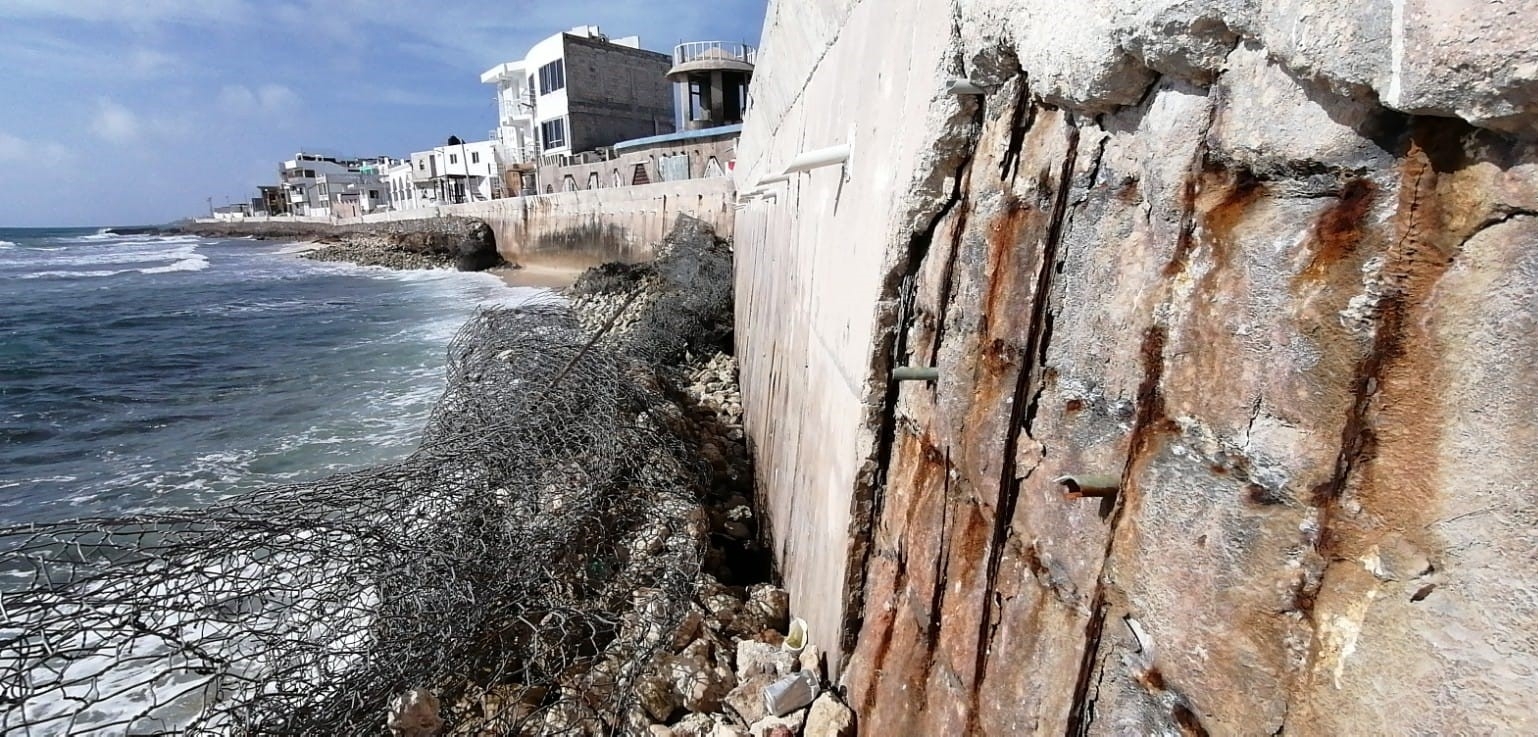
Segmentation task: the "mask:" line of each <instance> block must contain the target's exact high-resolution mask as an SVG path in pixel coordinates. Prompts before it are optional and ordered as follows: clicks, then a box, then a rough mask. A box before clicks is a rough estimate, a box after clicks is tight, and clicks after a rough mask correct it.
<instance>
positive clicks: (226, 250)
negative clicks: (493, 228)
mask: <svg viewBox="0 0 1538 737" xmlns="http://www.w3.org/2000/svg"><path fill="white" fill-rule="evenodd" d="M292 250H293V248H292V246H290V245H287V244H281V243H271V242H261V241H253V240H211V239H204V238H197V237H192V236H147V235H119V234H116V233H114V232H112V231H111V230H110V229H96V228H87V229H46V230H45V229H0V527H12V528H14V527H16V526H19V525H27V524H30V523H38V522H49V521H57V520H62V519H67V518H78V517H112V516H117V515H123V514H132V513H136V512H164V511H172V510H181V509H197V508H198V507H200V506H203V505H207V504H210V503H213V502H217V501H219V500H220V499H224V498H227V497H229V496H231V495H234V494H237V493H239V492H241V491H244V490H250V489H254V488H258V487H261V486H263V485H267V484H274V483H285V482H295V481H308V480H313V479H318V478H321V477H324V476H326V475H329V474H333V473H336V472H340V471H346V470H351V469H357V468H361V467H365V466H369V465H373V464H378V463H382V462H387V461H390V460H393V459H397V458H400V457H403V456H405V455H406V454H408V453H410V451H411V450H412V449H413V448H414V447H415V446H416V444H417V442H418V436H419V433H420V432H421V430H422V427H423V425H424V424H425V422H426V419H427V417H428V414H429V412H430V410H431V408H432V404H433V402H434V400H435V399H436V398H437V397H438V396H439V395H440V394H441V393H442V391H443V388H444V385H445V375H444V369H445V363H446V350H445V349H446V347H447V345H448V341H449V340H450V338H452V336H453V335H454V333H455V331H456V330H457V329H458V327H459V326H460V325H461V323H463V322H464V321H465V320H466V319H467V318H468V317H469V316H470V314H471V313H472V312H473V311H474V310H475V309H476V308H477V306H480V305H488V304H498V303H517V302H521V301H525V300H528V299H530V298H534V297H536V296H538V292H537V290H528V289H513V288H509V287H506V286H504V285H503V284H502V282H501V281H500V280H499V279H497V278H496V277H493V276H489V275H484V274H463V273H455V272H448V271H415V272H398V271H387V270H384V269H379V268H362V267H356V266H352V265H347V264H337V263H324V262H313V261H307V260H304V259H301V258H299V257H297V256H296V255H293V254H292V253H291V251H292ZM294 564H296V565H308V564H311V563H305V562H302V561H301V562H297V563H294ZM269 565H270V562H269ZM280 568H281V567H280ZM273 575H283V574H282V571H281V570H276V571H274V574H273ZM12 583H14V582H12ZM4 588H5V582H0V599H3V596H4ZM129 606H131V604H130V605H129ZM22 624H24V623H20V622H0V631H5V630H7V629H9V628H11V627H15V626H17V625H22ZM186 626H187V627H190V628H193V629H197V628H199V627H202V626H203V625H201V624H199V623H198V622H197V621H195V620H189V621H188V622H187V623H186ZM326 626H328V627H332V628H337V627H344V628H345V627H348V626H352V627H356V628H357V629H359V631H360V636H361V632H362V630H363V628H365V627H366V621H359V622H328V623H326ZM170 634H177V633H170ZM95 637H96V638H98V639H97V640H95V641H80V642H76V643H75V647H77V648H79V650H78V652H77V657H76V658H75V659H74V660H73V661H71V662H72V664H71V665H70V666H69V668H70V670H69V672H70V673H71V674H74V675H78V674H79V673H81V672H86V671H90V672H92V673H94V672H95V671H93V670H92V669H96V670H99V671H101V674H102V675H101V676H100V677H99V679H87V680H86V681H84V682H83V683H84V685H80V686H75V687H74V688H73V690H71V691H69V692H68V693H64V692H52V691H50V692H48V693H46V694H41V695H39V696H38V697H37V698H33V699H29V700H27V702H26V703H25V705H24V706H23V707H20V708H21V709H22V711H21V712H16V713H12V714H10V715H8V716H6V715H0V732H4V731H6V730H7V729H8V728H10V727H16V726H17V725H20V724H23V723H36V722H38V721H43V724H42V725H41V726H37V727H34V728H32V729H30V730H29V729H27V728H25V727H19V728H20V729H22V730H24V731H26V733H29V734H45V735H51V734H65V733H71V734H92V735H98V734H99V735H107V734H122V733H123V732H124V729H125V725H124V722H123V720H124V719H125V718H129V715H133V714H142V713H146V712H145V711H144V710H145V708H146V705H147V704H150V703H164V702H163V701H162V699H164V698H165V697H166V693H173V692H176V691H177V690H178V689H185V687H186V685H187V683H192V684H193V685H197V684H198V683H200V681H199V680H198V679H197V678H192V677H191V676H189V675H186V674H183V675H182V676H179V677H178V678H174V679H172V680H171V681H166V682H161V681H158V680H157V681H156V682H155V686H153V687H150V686H148V685H147V684H148V679H147V678H146V677H145V676H144V675H143V673H150V672H155V671H154V669H155V668H159V667H162V666H164V665H167V664H171V663H173V661H174V658H173V657H172V656H171V655H170V651H169V650H166V648H165V647H164V645H162V644H157V643H159V641H158V640H157V639H155V638H152V637H151V638H139V637H134V636H131V635H130V636H127V639H125V637H124V636H123V635H122V633H111V632H105V631H103V632H96V633H95ZM87 639H88V640H89V638H87ZM93 642H94V643H95V644H93ZM109 642H111V643H118V644H121V643H123V642H128V643H130V644H131V646H132V648H131V650H132V652H131V655H133V656H134V657H135V658H138V659H139V660H140V661H141V662H140V663H139V665H137V666H133V667H129V666H126V665H125V664H124V661H123V657H124V654H123V652H122V651H120V650H117V649H114V648H113V647H111V646H108V645H107V644H106V643H109ZM92 647H100V648H101V650H100V652H96V653H91V652H90V649H91V648H92ZM162 651H165V652H166V657H167V658H168V659H167V660H165V661H158V660H157V658H159V657H160V655H159V654H160V653H161V652H162ZM15 665H16V664H15V663H6V662H4V654H0V667H3V668H11V667H15ZM39 667H40V668H42V669H43V671H42V673H41V675H40V676H39V677H41V678H43V679H44V680H45V682H53V681H51V680H48V679H53V678H56V676H55V675H50V674H51V673H52V671H50V670H49V668H50V667H52V666H42V665H40V666H39ZM141 671H142V672H141ZM188 678H192V680H191V681H188ZM178 679H179V680H178ZM91 680H96V681H97V682H96V683H95V684H94V685H92V684H91ZM202 680H208V679H207V678H206V677H205V678H203V679H202ZM75 699H81V700H84V703H88V704H89V705H90V708H89V709H87V710H86V711H85V712H83V713H81V714H80V715H79V716H78V717H77V718H75V719H73V720H71V719H68V718H66V719H64V720H61V721H48V719H49V718H50V716H65V717H67V716H68V715H69V714H71V713H74V712H76V711H77V710H78V709H79V706H80V704H81V703H82V702H81V701H76V700H75ZM199 709H200V707H199V702H198V701H197V700H196V698H194V699H193V700H192V701H191V702H188V701H187V699H186V697H182V698H180V699H178V700H177V701H175V702H174V703H172V704H170V705H169V706H168V707H167V708H165V709H161V710H159V711H157V712H156V713H155V716H154V718H145V719H138V718H135V719H134V725H133V726H132V727H129V728H128V732H129V733H132V734H149V733H158V732H161V731H174V730H175V729H176V725H177V724H178V723H180V722H182V721H184V720H185V719H187V718H190V717H192V716H193V715H195V714H196V713H197V712H198V711H199ZM23 712H24V713H23Z"/></svg>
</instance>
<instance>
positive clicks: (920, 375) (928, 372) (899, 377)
mask: <svg viewBox="0 0 1538 737" xmlns="http://www.w3.org/2000/svg"><path fill="white" fill-rule="evenodd" d="M939 380H940V369H938V368H936V367H934V366H898V367H897V368H894V369H892V381H939Z"/></svg>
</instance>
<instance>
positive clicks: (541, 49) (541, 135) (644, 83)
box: [481, 26, 675, 194]
mask: <svg viewBox="0 0 1538 737" xmlns="http://www.w3.org/2000/svg"><path fill="white" fill-rule="evenodd" d="M672 63H673V59H672V58H671V57H670V56H668V55H667V54H660V53H657V52H654V51H647V50H645V49H642V48H641V40H640V38H639V37H636V36H628V37H625V38H617V39H610V38H609V37H608V36H606V35H604V34H603V32H602V30H600V29H599V27H598V26H577V27H576V28H572V29H571V30H568V31H563V32H561V33H557V34H554V35H552V36H550V37H549V38H546V39H544V40H542V41H540V42H539V43H536V44H534V46H533V47H531V48H530V49H529V51H528V53H527V54H526V55H525V56H524V58H523V59H522V60H519V61H512V62H508V63H506V64H499V65H497V66H495V67H492V68H491V69H488V70H486V72H485V73H483V74H482V75H481V81H482V82H483V83H486V84H491V85H495V86H496V88H497V110H498V121H497V129H496V132H495V134H494V136H493V139H494V140H495V141H496V142H497V144H498V145H499V147H500V150H501V151H502V152H503V154H504V156H503V159H502V161H503V174H504V186H505V187H506V189H507V190H508V191H510V192H518V193H524V194H529V193H532V192H533V191H535V182H534V181H533V180H534V177H533V172H534V169H535V167H536V166H538V165H540V164H545V165H552V164H564V163H568V162H570V161H571V160H573V159H576V160H579V161H581V160H586V159H590V158H593V155H592V154H590V153H589V152H594V151H599V150H601V149H605V148H607V147H609V146H613V145H614V144H616V143H618V142H620V141H625V140H630V139H634V138H642V137H646V136H656V135H662V134H667V133H672V132H673V131H674V129H675V122H674V96H673V91H672V89H671V87H670V85H669V84H668V81H667V78H666V76H667V73H668V71H669V69H670V68H671V67H672ZM600 156H601V154H600ZM544 184H552V183H548V182H546V183H544ZM556 184H558V183H556Z"/></svg>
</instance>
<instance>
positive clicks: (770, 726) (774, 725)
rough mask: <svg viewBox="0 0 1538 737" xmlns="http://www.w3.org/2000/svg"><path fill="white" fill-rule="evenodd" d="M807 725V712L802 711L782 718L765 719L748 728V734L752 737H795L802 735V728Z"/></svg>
mask: <svg viewBox="0 0 1538 737" xmlns="http://www.w3.org/2000/svg"><path fill="white" fill-rule="evenodd" d="M805 725H806V710H805V709H802V710H800V711H794V712H791V713H789V714H786V715H785V716H782V717H764V718H763V719H760V720H758V721H756V722H754V723H753V725H752V726H750V727H749V728H748V734H750V735H752V737H771V735H789V736H790V737H795V735H799V734H801V728H802V727H803V726H805Z"/></svg>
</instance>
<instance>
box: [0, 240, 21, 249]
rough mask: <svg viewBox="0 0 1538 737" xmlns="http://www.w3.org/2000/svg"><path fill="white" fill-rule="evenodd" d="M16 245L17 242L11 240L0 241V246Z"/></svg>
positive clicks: (11, 246) (10, 246) (13, 246)
mask: <svg viewBox="0 0 1538 737" xmlns="http://www.w3.org/2000/svg"><path fill="white" fill-rule="evenodd" d="M17 245H19V244H17V243H12V242H11V241H0V248H15V247H16V246H17Z"/></svg>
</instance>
